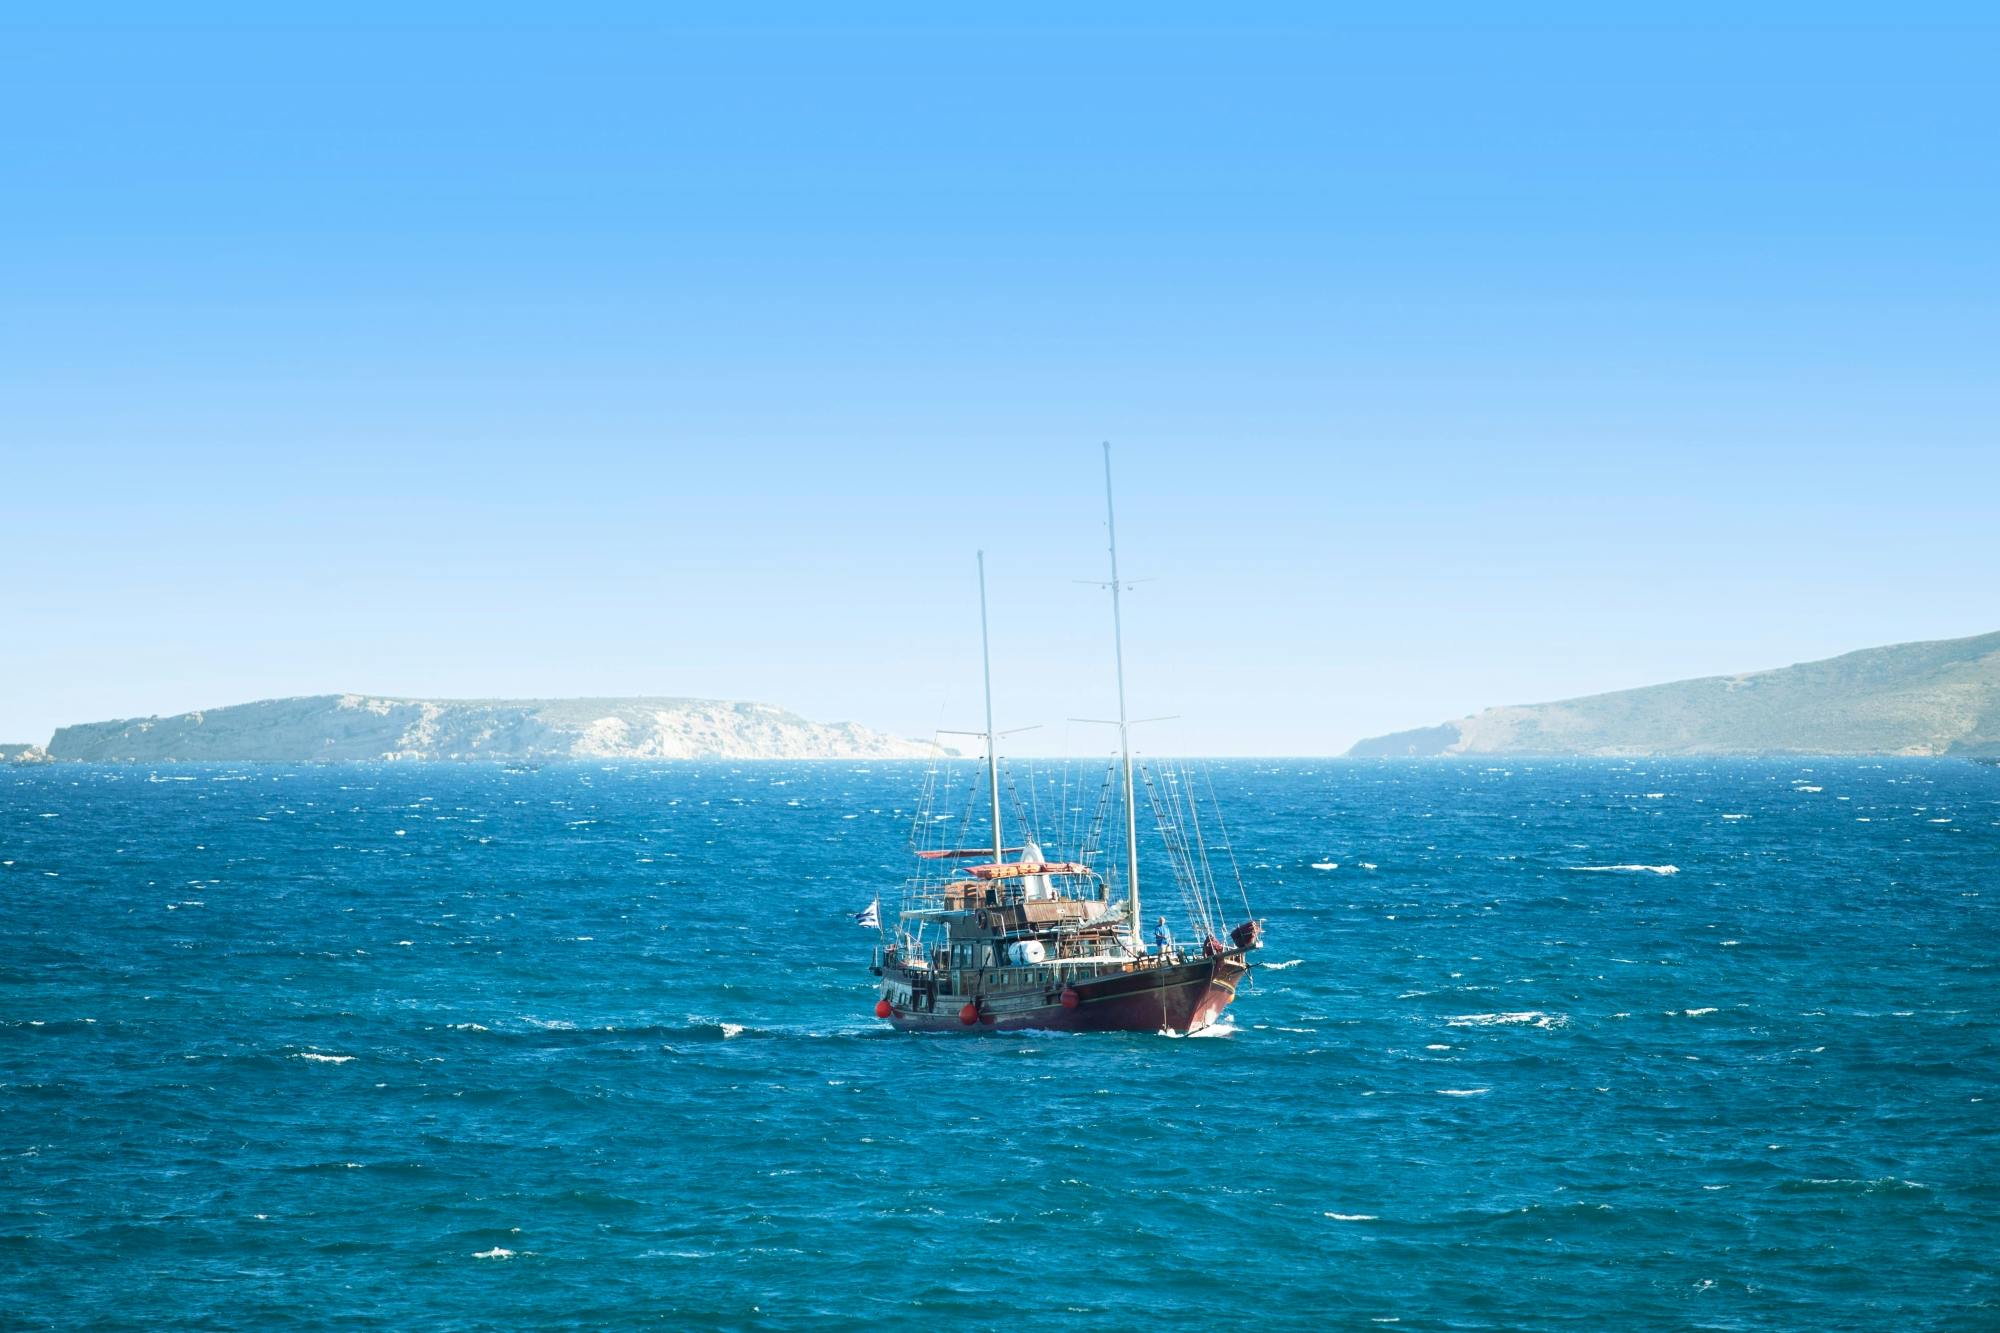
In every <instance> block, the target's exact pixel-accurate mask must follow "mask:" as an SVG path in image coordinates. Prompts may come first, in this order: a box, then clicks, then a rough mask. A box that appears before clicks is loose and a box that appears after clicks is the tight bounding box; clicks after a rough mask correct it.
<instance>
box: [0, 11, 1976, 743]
mask: <svg viewBox="0 0 2000 1333" xmlns="http://www.w3.org/2000/svg"><path fill="white" fill-rule="evenodd" d="M172 8H174V9H175V10H176V11H177V12H179V13H181V14H183V16H184V17H183V19H182V20H181V21H176V22H172V23H168V22H162V21H158V20H150V21H143V22H142V21H139V20H137V19H134V20H133V21H131V22H125V21H123V20H122V19H121V17H120V14H119V12H118V11H117V10H115V9H111V8H104V7H90V8H88V9H79V8H77V7H72V6H61V7H56V6H51V7H48V9H47V11H46V13H47V14H48V16H49V17H48V19H47V21H46V22H37V21H36V20H34V19H33V18H32V17H30V18H23V17H21V15H22V13H23V11H22V10H21V9H19V8H13V7H10V9H9V11H8V14H9V16H10V17H7V18H5V19H0V46H4V51H5V69H6V73H5V78H4V80H0V145H3V146H4V163H0V589H4V597H0V739H8V740H11V739H21V740H42V739H46V737H47V735H48V733H49V731H50V730H51V729H52V728H53V727H54V726H55V725H57V724H58V723H61V722H66V721H78V720H85V719H95V718H102V717H109V716H129V715H137V714H145V713H151V712H172V711H179V710H182V709H188V708H195V707H204V706H215V705H219V704H224V703H231V702H237V701H241V700H245V699H250V698H256V697H263V696H270V695H278V694H304V693H316V692H323V691H334V690H361V691H371V692H383V693H407V694H424V695H442V696H479V695H489V696H490V695H577V694H633V693H660V694H700V695H714V696H722V697H740V698H759V699H766V700H770V701H773V702H778V703H783V704H786V705H788V706H791V707H793V708H796V709H798V710H800V711H802V712H805V713H807V714H809V715H812V716H816V717H821V718H853V719H856V720H859V721H862V722H865V723H868V724H871V725H875V726H880V727H886V728H891V729H896V730H900V731H903V732H908V733H917V734H928V733H929V731H930V730H931V728H932V727H933V726H935V725H936V724H937V723H938V722H939V720H940V718H942V719H943V720H944V721H945V722H946V724H947V725H950V724H953V723H956V724H958V725H970V724H971V723H972V722H973V721H974V720H975V718H976V715H977V684H978V676H977V668H978V656H977V654H978V640H977V625H978V622H977V605H976V601H975V599H974V584H973V552H974V551H975V549H977V548H979V547H982V546H983V547H985V548H986V549H987V550H988V552H989V557H988V558H989V562H990V565H991V571H992V578H993V617H994V622H995V627H996V632H998V633H1000V634H1002V635H1003V641H1002V642H1001V644H1000V645H999V646H998V647H997V649H996V652H995V670H996V673H997V674H998V676H999V680H1000V686H1001V690H1000V701H999V712H1000V714H1001V717H1002V720H1003V724H1004V723H1026V722H1041V723H1043V724H1045V725H1044V730H1043V731H1041V732H1038V733H1035V734H1034V735H1032V736H1030V737H1024V738H1022V740H1021V742H1020V743H1019V745H1020V748H1023V749H1028V748H1040V749H1072V750H1074V749H1079V748H1081V749H1092V748H1096V747H1097V746H1099V745H1102V744H1103V743H1105V740H1106V738H1104V737H1102V736H1099V735H1096V734H1093V733H1089V732H1085V731H1083V730H1081V729H1074V728H1066V727H1065V725H1064V723H1063V719H1064V718H1065V717H1067V716H1070V715H1072V714H1090V715H1102V714H1103V713H1104V712H1105V711H1106V710H1107V709H1109V708H1110V707H1111V702H1110V675H1109V641H1108V625H1107V619H1106V614H1105V609H1104V606H1103V602H1102V594H1101V593H1098V592H1096V591H1094V590H1092V589H1090V588H1087V587H1083V586H1080V585H1078V584H1075V583H1073V582H1071V580H1072V579H1075V578H1089V577H1095V576H1098V575H1099V574H1100V571H1101V568H1102V560H1103V540H1102V538H1103V529H1102V519H1101V510H1100V506H1101V493H1100V489H1099V488H1100V484H1101V480H1100V474H1099V471H1098V467H1099V464H1098V454H1097V444H1098V441H1100V440H1103V439H1110V440H1112V441H1113V442H1114V445H1115V447H1116V449H1117V451H1118V452H1117V461H1118V465H1119V468H1120V483H1121V502H1122V503H1121V514H1120V518H1121V524H1120V532H1121V537H1122V538H1123V546H1124V550H1123V555H1124V559H1125V562H1126V565H1127V569H1128V572H1129V573H1130V574H1131V575H1133V576H1137V577H1152V578H1154V579H1156V581H1155V582H1150V583H1146V584H1144V585H1142V586H1141V587H1140V588H1139V590H1138V591H1137V592H1136V593H1135V594H1134V595H1133V597H1132V599H1131V603H1130V613H1129V617H1128V638H1129V649H1130V651H1131V653H1132V654H1133V656H1134V659H1135V660H1134V668H1133V673H1132V675H1133V681H1132V683H1133V690H1134V707H1135V711H1137V712H1139V713H1178V714H1181V715H1183V720H1182V721H1180V722H1178V723H1174V724H1169V725H1164V726H1162V727H1161V728H1160V729H1159V730H1158V731H1157V732H1156V733H1154V735H1153V737H1152V738H1151V739H1150V740H1149V744H1151V745H1152V746H1153V747H1154V748H1157V749H1162V750H1176V751H1183V752H1209V753H1325V752H1329V751H1333V750H1337V749H1340V748H1342V747H1344V746H1345V745H1347V744H1348V743H1349V742H1351V741H1352V740H1354V739H1355V738H1357V737H1359V736H1361V735H1364V734H1369V733H1371V732H1376V731H1381V730H1387V729H1391V728H1395V727H1400V726H1407V725H1419V724H1426V723H1430V722H1435V721H1438V720H1441V719H1443V718H1447V717H1454V716H1459V715H1462V714H1464V713H1467V712H1470V711H1473V710H1475V709H1477V708H1480V707H1482V706H1485V705H1488V704H1497V703H1508V702H1524V701H1529V700H1535V699H1546V698H1555V697H1562V696H1566V695H1571V694H1577V693H1583V692H1589V691H1596V690H1605V689H1614V688H1620V687H1624V686H1630V685H1638V684H1644V683H1648V682H1652V681H1656V680H1663V679H1671V678H1676V677H1681V676H1687V675H1693V674H1707V673H1713V672H1720V671H1730V670H1740V669H1749V668H1756V667H1765V666H1774V665H1782V664H1785V663H1788V662H1793V661H1798V660H1802V659H1807V658H1812V657H1818V656H1825V655H1829V654H1832V653H1835V652H1839V651H1842V650H1845V649H1849V648H1856V647H1862V646H1866V645H1872V644H1877V643H1886V642H1893V641H1897V640H1903V639H1913V638H1938V637H1949V636H1956V635H1962V634H1970V633H1976V632H1982V631H1988V630H1992V629H1995V628H2000V555H1996V537H1995V533H1996V530H2000V521H1996V515H2000V449H1996V444H1995V426H1996V422H2000V412H1996V409H2000V374H1996V369H2000V367H1996V353H2000V300H1996V298H1997V297H2000V267H1996V247H1995V240H1994V238H1995V237H1996V236H2000V137H1996V133H1995V126H1996V125H2000V94H1996V91H1995V90H1996V80H1995V78H1994V70H1995V68H1996V67H2000V40H1996V37H1997V36H2000V30H1996V28H1995V27H1994V26H1992V24H1991V22H1990V21H1989V22H1981V21H1979V20H1978V19H1977V17H1976V15H1977V13H1978V11H1975V10H1972V9H1967V10H1964V11H1962V12H1960V13H1957V14H1955V13H1953V12H1950V11H1945V10H1930V11H1922V10H1911V11H1907V12H1908V15H1909V21H1908V23H1907V25H1890V24H1884V23H1880V22H1875V23H1869V22H1863V21H1861V20H1860V19H1858V18H1854V17H1852V16H1851V15H1844V14H1843V13H1842V11H1839V10H1838V9H1829V8H1828V7H1826V6H1811V7H1800V8H1798V9H1797V10H1796V11H1794V12H1793V13H1792V14H1791V15H1789V16H1788V15H1787V12H1786V11H1785V9H1784V7H1782V6H1779V7H1762V11H1763V13H1765V14H1766V15H1768V16H1770V17H1769V18H1767V19H1766V20H1765V21H1761V22H1757V23H1748V22H1744V21H1741V20H1739V19H1737V18H1733V17H1731V15H1732V14H1733V13H1734V11H1736V10H1737V9H1739V8H1741V7H1740V6H1693V7H1690V6H1685V5H1676V6H1671V7H1665V6H1663V7H1661V9H1660V11H1659V12H1660V14H1661V15H1662V16H1663V17H1662V18H1661V19H1660V21H1657V22H1645V23H1633V24H1630V25H1607V24H1604V23H1597V22H1591V21H1589V20H1588V17H1587V16H1588V15H1589V14H1591V13H1592V12H1602V11H1604V9H1605V7H1604V6H1587V7H1586V6H1579V7H1577V8H1576V9H1575V10H1574V11H1565V10H1562V9H1557V8H1535V9H1533V10H1522V11H1520V13H1521V14H1522V16H1523V17H1521V18H1520V20H1519V21H1518V22H1512V23H1508V24H1500V23H1496V22H1494V21H1492V20H1491V19H1490V18H1487V17H1484V16H1487V15H1490V14H1492V13H1494V12H1496V11H1495V10H1494V9H1493V7H1491V6H1465V7H1453V6H1443V7H1424V10H1423V12H1424V13H1425V14H1426V15H1428V16H1429V18H1428V21H1426V22H1423V23H1405V22H1395V21H1391V19H1390V16H1393V15H1395V14H1397V13H1399V12H1402V11H1406V10H1407V9H1408V8H1409V7H1403V6H1384V7H1382V8H1381V9H1380V10H1377V11H1372V12H1371V11H1369V10H1366V9H1360V8H1355V9H1351V10H1341V9H1339V8H1338V7H1335V6H1326V5H1305V6H1297V7H1287V6H1266V7H1258V8H1256V9H1255V13H1256V14H1257V15H1258V16H1259V17H1258V19H1257V21H1256V22H1255V23H1247V24H1244V25H1241V26H1238V25H1236V24H1233V23H1230V22H1227V21H1226V18H1225V17H1223V16H1226V15H1228V14H1229V13H1230V12H1231V11H1232V9H1236V10H1239V11H1240V12H1250V7H1228V6H1223V7H1216V6H1188V7H1180V6H1173V5H1164V4H1145V5H1124V6H1120V5H1094V6H1076V5H1046V6H1040V5H1018V6H1007V7H976V6H951V5H946V6H939V5H915V4H913V5H907V6H881V7H876V6H863V5H845V6H825V5H801V6H796V7H787V6H771V5H747V6H745V5H718V6H713V7H704V6H683V7H678V8H676V7H663V8H662V9H661V10H660V11H659V12H663V13H669V14H671V15H673V17H672V18H669V19H657V18H656V19H653V20H650V21H649V20H647V19H646V18H645V17H644V16H643V13H642V11H639V10H636V9H635V10H633V11H630V12H629V14H628V15H627V16H625V17H622V18H621V17H618V16H617V14H616V12H615V11H612V10H608V9H603V8H598V9H596V10H595V11H594V12H595V13H596V14H597V15H599V16H600V17H599V18H598V20H597V21H594V22H592V23H590V24H588V25H586V26H566V25H560V24H554V23H549V22H539V23H537V22H529V21H526V20H525V19H524V20H523V21H520V22H513V21H509V20H508V17H507V15H508V12H509V11H507V10H506V9H504V8H494V7H488V6H481V7H479V8H478V10H477V11H475V10H473V9H470V8H468V9H466V10H464V11H462V12H454V11H451V10H445V9H439V10H434V11H431V17H430V18H429V19H428V20H427V21H424V22H421V23H419V22H414V21H399V20H395V19H392V18H390V17H387V16H389V15H392V14H397V13H407V12H409V8H408V7H406V6H397V7H394V8H393V9H389V8H385V9H383V10H382V11H381V13H382V14H383V15H384V16H385V17H384V18H383V19H382V20H381V21H379V22H378V21H371V20H369V19H368V18H367V17H366V11H365V10H363V9H358V8H352V7H339V8H338V9H336V8H334V7H329V9H328V11H327V12H328V13H329V14H336V13H337V14H340V15H343V16H345V17H342V18H340V19H339V20H338V21H336V20H334V19H331V18H330V19H328V20H327V21H325V22H322V23H315V24H308V23H288V24H284V25H278V26H273V25H271V24H269V23H266V22H260V21H258V20H257V19H256V17H255V15H256V14H257V12H258V10H257V9H256V8H253V7H249V6H244V7H242V8H241V10H240V11H239V12H234V13H232V12H229V11H226V10H220V9H215V10H207V11H203V16H202V17H201V18H200V19H199V20H197V19H196V18H193V17H186V16H187V15H189V14H191V13H192V12H193V11H190V10H187V9H186V8H185V7H181V6H174V7H172ZM266 8H267V7H266ZM982 9H983V10H984V11H985V12H988V13H992V14H996V15H997V14H1001V13H1003V12H1004V13H1005V14H1006V15H1007V16H1008V21H1007V22H1006V23H1004V24H1003V23H1000V22H997V21H996V22H981V21H978V20H977V19H976V18H974V17H973V16H974V15H975V14H976V13H978V12H981V10H982ZM135 12H137V11H135ZM152 12H156V13H157V12H160V11H158V10H157V8H153V9H152ZM515 12H516V13H517V14H526V13H527V11H525V10H521V11H515ZM1882 12H1888V11H1886V10H1885V11H1882ZM1898 12H1904V11H1902V10H1901V9H1900V8H1899V10H1898ZM1987 12H1989V13H1990V12H1991V11H1987ZM84 13H88V14H89V15H91V17H89V18H87V19H85V18H79V17H77V16H78V15H79V14H84ZM836 14H837V15H840V16H842V19H841V21H839V22H837V23H836V22H834V21H833V16H835V15H836ZM479 16H484V17H479Z"/></svg>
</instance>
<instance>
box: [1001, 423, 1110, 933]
mask: <svg viewBox="0 0 2000 1333" xmlns="http://www.w3.org/2000/svg"><path fill="white" fill-rule="evenodd" d="M1104 526H1105V529H1106V530H1107V531H1108V532H1109V533H1110V534H1111V644H1112V648H1113V650H1114V652H1115V660H1116V662H1117V664H1118V749H1119V752H1120V753H1121V754H1122V755H1123V756H1124V761H1125V889H1126V893H1127V894H1128V895H1129V896H1130V898H1131V903H1132V951H1133V952H1134V953H1137V952H1138V950H1139V941H1140V940H1141V939H1142V938H1143V935H1142V933H1141V929H1140V922H1141V920H1142V919H1143V918H1141V917H1140V915H1139V814H1138V809H1137V807H1136V805H1135V804H1134V802H1133V799H1132V724H1131V723H1130V722H1129V721H1127V720H1126V717H1125V625H1124V622H1123V620H1121V619H1120V617H1119V614H1118V515H1117V512H1116V510H1115V509H1114V508H1113V507H1112V503H1111V442H1110V441H1109V440H1106V441H1105V442H1104ZM980 586H981V587H982V588H984V586H985V585H984V584H983V583H982V584H981V585H980ZM982 596H983V593H982ZM992 725H993V724H992V723H991V722H988V723H987V726H988V727H991V726H992ZM994 799H995V800H996V801H997V800H998V799H999V798H998V797H995V798H994Z"/></svg>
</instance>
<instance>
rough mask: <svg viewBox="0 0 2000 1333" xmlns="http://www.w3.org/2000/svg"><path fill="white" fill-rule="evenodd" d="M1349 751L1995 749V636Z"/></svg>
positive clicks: (1998, 685) (1511, 717) (1718, 681)
mask: <svg viewBox="0 0 2000 1333" xmlns="http://www.w3.org/2000/svg"><path fill="white" fill-rule="evenodd" d="M1348 754H1350V755H1354V756H1358V757H1380V756H1405V755H1408V756H1436V755H1445V756H1449V755H1606V756H1615V755H1677V754H1678V755H1732V754H1733V755H1747V754H1880V755H1898V754H1900V755H1959V756H1964V757H1966V758H1981V757H1993V756H2000V633H1994V634H1981V635H1977V636H1975V637H1973V638H1969V639H1937V640H1932V641H1930V642H1927V643H1898V644H1892V645H1890V646H1888V647H1886V648H1864V649H1862V650H1861V651H1859V652H1853V653H1847V654H1844V655H1842V656H1840V657H1831V658H1827V659H1826V660H1824V661H1820V662H1805V663H1801V664H1800V665H1797V666H1788V667H1780V668H1778V669H1776V670H1773V671H1756V672H1751V673H1749V674H1747V675H1741V676H1708V677H1704V678H1702V679H1700V680H1682V681H1675V682H1674V683H1672V684H1669V685H1649V686H1646V687H1645V688H1643V689H1637V690H1620V691H1618V692H1617V693H1615V694H1595V695H1591V696H1589V697H1587V698H1582V699H1564V700H1561V701H1560V702H1557V703H1545V704H1526V705H1519V706H1512V707H1504V708H1489V709H1487V710H1486V711H1485V712H1483V713H1478V714H1475V715H1473V716H1472V717H1468V718H1463V719H1461V720H1460V721H1457V722H1444V723H1440V724H1439V725H1437V726H1434V727H1423V728H1419V729H1417V730H1414V731H1398V732H1394V733H1392V734H1390V735H1387V736H1376V737H1372V738H1371V739H1369V740H1365V741H1362V742H1360V743H1359V744H1357V745H1355V746H1354V747H1353V748H1352V749H1350V750H1349V751H1348Z"/></svg>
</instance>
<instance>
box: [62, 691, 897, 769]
mask: <svg viewBox="0 0 2000 1333" xmlns="http://www.w3.org/2000/svg"><path fill="white" fill-rule="evenodd" d="M931 751H932V747H931V746H929V745H927V744H923V743H919V742H917V741H909V740H904V739H902V738H901V737H897V736H890V735H885V734H884V733H882V732H878V731H871V730H869V729H868V728H866V727H862V726H858V725H856V724H855V723H852V722H833V723H823V722H813V721H810V720H808V719H806V718H803V717H800V716H799V715H798V714H796V713H790V712H787V711H785V710H784V709H782V708H776V707H773V706H772V705H770V704H758V703H738V702H732V701H729V700H721V699H673V698H629V699H398V698H383V697H379V696H373V695H360V694H322V695H312V696H307V697H304V698H297V699H265V700H261V701H259V702H256V703H247V704H236V705H233V706H231V707H228V708H215V709H205V710H202V711H198V712H191V713H180V714H176V715H174V716H172V717H147V718H125V719H121V720H118V721H111V722H87V723H83V724H81V725H78V726H69V727H62V728H59V729H58V730H57V731H56V734H55V736H54V738H53V739H51V740H50V741H49V744H48V756H49V757H50V758H51V759H57V760H64V759H67V760H85V761H91V762H96V763H171V762H175V761H193V760H203V761H213V762H224V763H231V762H240V761H275V762H291V763H297V762H312V761H330V760H370V759H403V760H433V759H443V760H488V761H497V762H521V761H542V760H558V759H906V758H921V757H923V756H925V755H928V754H930V753H931Z"/></svg>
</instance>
